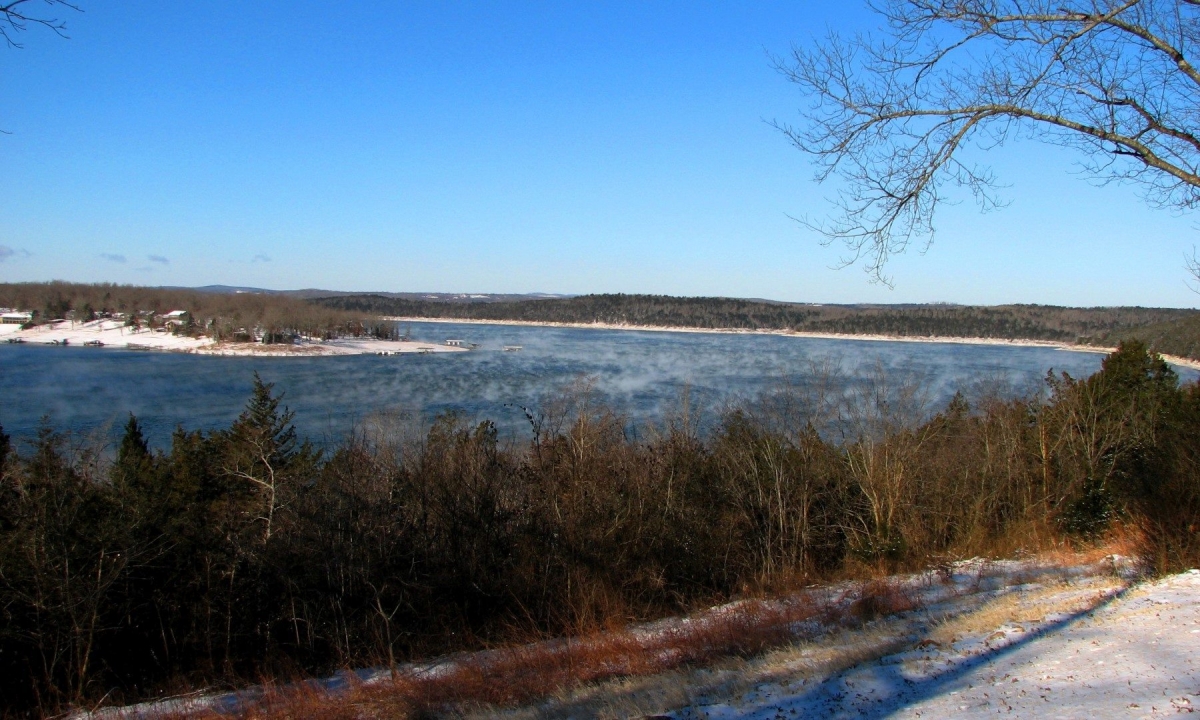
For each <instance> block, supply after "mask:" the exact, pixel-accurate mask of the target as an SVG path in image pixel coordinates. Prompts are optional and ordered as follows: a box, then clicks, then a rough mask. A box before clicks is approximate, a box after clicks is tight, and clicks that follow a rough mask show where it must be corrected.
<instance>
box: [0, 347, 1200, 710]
mask: <svg viewBox="0 0 1200 720" xmlns="http://www.w3.org/2000/svg"><path fill="white" fill-rule="evenodd" d="M810 380H811V382H807V383H804V384H803V385H801V386H798V387H797V388H795V389H793V391H792V392H790V393H786V394H783V395H781V396H776V397H773V398H769V399H764V400H763V401H762V402H760V403H757V404H756V405H755V406H754V407H753V408H745V409H743V410H741V411H737V412H732V413H729V414H728V415H727V416H725V417H724V418H723V419H722V420H721V422H720V423H718V424H717V426H716V427H715V428H714V429H713V430H711V431H709V432H706V433H703V434H701V433H699V432H697V431H696V430H695V428H694V426H693V425H692V424H691V423H690V422H689V420H688V418H687V416H686V415H685V414H681V415H680V416H678V417H676V418H675V419H674V420H672V421H670V422H667V423H666V424H665V425H663V426H661V427H659V428H657V429H655V430H653V431H650V432H645V431H642V432H639V433H636V434H634V433H631V432H630V431H629V429H628V427H627V422H626V420H625V419H624V418H622V417H618V416H616V415H614V414H613V413H611V412H609V411H608V410H606V409H605V408H603V407H597V406H595V405H594V404H592V403H591V402H590V400H589V396H588V394H587V393H586V392H580V393H570V392H568V393H565V394H564V396H563V397H562V398H560V399H559V400H557V401H556V402H553V403H549V404H547V406H546V408H545V409H544V412H543V413H542V414H540V415H539V416H537V417H535V418H534V430H535V433H534V438H533V440H532V441H531V442H530V443H529V444H528V445H521V446H513V445H506V444H503V443H500V442H499V441H498V438H497V433H496V430H495V428H494V426H492V425H491V424H489V423H483V424H480V425H477V426H469V425H467V424H464V423H463V422H462V421H461V420H459V419H456V418H454V417H443V418H441V419H439V420H438V421H436V422H435V423H433V424H432V426H430V427H428V428H425V429H423V430H421V431H419V432H418V431H415V430H413V429H412V428H411V427H407V426H403V425H392V426H389V425H387V424H385V423H379V424H376V425H375V426H372V427H370V428H368V429H364V431H362V432H360V433H359V434H357V435H355V436H354V437H352V438H349V439H347V440H346V441H345V442H343V443H342V444H341V445H340V446H338V447H336V448H334V449H333V450H332V451H330V452H329V453H328V454H325V455H321V454H318V453H316V452H315V451H314V450H313V449H312V448H311V447H309V446H308V445H307V444H305V443H301V442H299V441H298V439H297V438H296V436H295V431H294V430H293V429H292V427H291V424H290V420H291V418H290V415H289V414H287V413H286V412H285V411H283V410H281V408H280V405H279V400H278V398H276V397H273V396H272V394H271V388H270V386H268V385H264V384H262V383H257V384H256V390H255V394H254V397H253V398H252V399H251V400H250V402H249V404H248V405H247V409H246V411H245V412H244V413H243V415H242V416H241V417H240V418H239V419H238V420H237V421H236V422H235V423H234V424H233V425H232V426H231V427H230V428H229V429H228V430H224V431H219V432H212V433H201V432H185V431H182V430H181V431H178V432H177V433H176V434H175V436H174V438H173V442H172V445H171V447H170V448H169V449H168V450H166V451H164V452H150V451H149V450H148V448H147V447H146V444H145V442H144V441H143V440H142V438H141V434H140V430H139V429H138V427H137V424H136V422H135V421H132V420H131V422H130V424H129V427H128V428H127V432H126V435H125V438H124V440H123V441H122V443H121V445H120V447H119V449H118V452H117V455H116V459H115V461H112V462H107V461H105V460H104V459H103V456H102V454H101V453H99V452H97V451H95V450H94V449H89V448H87V447H80V446H72V445H71V444H70V443H68V442H67V440H66V439H65V438H63V437H61V436H59V435H56V434H54V433H53V432H52V431H50V430H49V429H46V430H45V431H44V432H43V433H42V435H41V436H40V437H39V438H38V439H37V441H36V442H35V443H33V444H32V445H30V446H29V447H28V448H27V450H25V451H24V452H20V453H16V452H13V451H11V449H10V448H9V444H8V442H7V439H0V468H2V471H3V476H2V477H3V480H2V483H0V696H3V697H4V698H5V700H6V703H7V704H8V707H9V712H10V713H20V712H25V711H28V712H30V713H33V714H36V713H38V712H48V711H50V710H53V709H57V708H62V707H64V706H68V705H86V704H88V703H90V702H95V701H98V700H99V699H101V698H104V699H105V701H106V702H120V701H129V700H133V699H136V698H140V697H147V696H153V695H154V694H156V693H158V692H162V691H167V690H171V689H179V688H181V687H187V686H192V687H195V686H198V685H201V684H210V683H217V684H222V683H224V684H228V685H236V684H238V683H239V682H241V681H245V680H250V681H259V680H261V679H262V678H264V677H266V678H270V677H277V678H279V677H283V678H287V677H296V676H302V675H305V674H313V673H324V672H328V671H330V670H332V669H336V668H344V667H361V666H366V665H375V664H382V665H388V664H395V663H400V662H403V661H406V660H409V659H413V658H419V657H427V656H431V655H436V654H439V653H444V652H450V651H455V650H464V649H472V648H479V647H485V646H496V645H502V644H505V643H518V642H522V641H528V640H530V639H533V638H549V637H556V636H566V635H573V636H577V637H580V636H588V635H589V634H591V633H593V632H594V631H596V630H600V629H605V628H608V629H616V628H620V627H622V626H623V625H625V624H626V623H627V622H629V621H631V620H636V619H647V618H654V617H661V616H665V615H669V614H677V613H681V612H688V611H691V610H694V609H696V608H698V607H703V606H708V605H711V604H713V603H715V602H719V601H722V600H725V599H729V598H734V597H745V596H754V595H756V594H760V593H770V592H773V591H778V590H786V589H792V588H795V587H797V586H800V585H803V584H808V583H812V582H816V581H820V580H824V579H831V578H835V577H845V576H847V575H859V576H866V575H869V574H871V573H883V572H892V571H895V570H899V569H904V568H913V567H918V566H922V565H926V564H928V563H930V562H935V561H942V560H944V559H945V558H947V557H953V556H956V555H975V554H989V555H1000V554H1008V553H1013V552H1017V551H1019V550H1023V551H1033V550H1037V549H1041V548H1046V547H1051V546H1061V545H1062V544H1064V543H1086V542H1090V541H1091V540H1093V539H1094V538H1096V537H1098V536H1100V535H1101V534H1102V533H1104V532H1106V531H1108V530H1110V529H1111V528H1112V527H1113V526H1114V525H1115V524H1120V525H1122V526H1124V527H1127V528H1134V529H1135V530H1136V532H1137V533H1138V534H1139V535H1140V536H1142V537H1145V538H1146V542H1145V547H1144V552H1145V554H1146V557H1147V560H1148V561H1150V562H1151V563H1153V564H1154V566H1155V567H1156V568H1158V569H1159V570H1161V571H1165V570H1168V569H1172V568H1176V567H1180V566H1187V565H1191V564H1193V563H1195V562H1196V561H1197V559H1198V558H1200V534H1198V533H1197V527H1196V525H1195V523H1196V520H1195V518H1196V517H1198V516H1200V515H1198V513H1200V475H1198V474H1197V463H1198V462H1200V389H1198V388H1197V387H1196V386H1195V385H1188V386H1185V387H1183V388H1180V387H1178V385H1177V381H1176V377H1175V375H1174V373H1173V372H1171V370H1170V369H1169V367H1168V366H1167V365H1166V364H1165V363H1163V362H1162V361H1161V359H1159V358H1157V357H1154V356H1152V355H1149V354H1147V352H1146V351H1145V349H1144V348H1143V347H1141V346H1139V345H1127V346H1123V347H1122V348H1121V349H1120V350H1119V351H1118V352H1116V353H1114V354H1113V355H1112V356H1110V357H1109V358H1107V359H1106V361H1105V363H1104V369H1103V370H1102V371H1101V372H1100V373H1098V374H1097V375H1095V376H1093V377H1092V378H1089V379H1086V380H1082V381H1078V380H1074V379H1070V378H1066V377H1059V378H1049V379H1048V388H1047V392H1046V393H1045V394H1043V395H1039V396H1037V397H1029V398H1024V399H1018V400H1005V399H1001V398H999V397H993V398H982V399H980V400H979V401H978V402H976V403H975V406H974V407H969V406H968V405H967V403H966V402H965V401H963V400H962V399H961V398H956V399H955V400H954V401H952V402H951V403H950V404H949V405H948V406H947V407H946V408H944V409H943V410H942V411H941V412H940V413H938V414H936V415H934V416H933V417H931V418H930V417H927V416H923V415H922V409H921V403H920V402H919V392H918V390H919V388H918V387H916V386H915V385H912V384H900V385H899V386H897V385H892V386H889V385H888V384H887V382H886V377H885V376H884V375H883V374H882V373H881V374H880V377H878V378H876V379H875V381H873V382H866V383H859V384H853V385H852V386H851V388H852V389H851V390H850V391H849V392H847V393H843V392H842V391H841V390H840V387H841V385H840V384H838V383H832V382H829V383H822V382H821V378H820V377H819V376H814V377H813V378H810ZM876 594H878V595H880V596H881V597H886V596H887V593H886V592H883V593H876ZM880 602H883V604H884V605H887V606H888V607H890V605H889V603H890V602H891V601H880ZM797 612H799V610H798V611H797ZM751 615H752V614H751ZM715 627H718V628H719V627H720V626H719V625H718V626H715ZM773 627H775V628H776V629H774V630H773V629H771V628H773ZM777 628H778V624H774V625H773V624H772V623H771V622H766V623H762V622H758V621H754V622H749V624H746V626H745V627H741V628H740V630H739V629H738V628H728V627H727V628H724V629H719V632H720V633H724V636H725V637H727V641H722V642H717V641H716V640H715V639H713V641H712V642H709V641H708V640H705V641H702V642H699V641H697V642H693V641H691V640H688V641H686V642H684V641H682V640H681V641H680V642H682V643H683V645H685V646H686V647H691V648H692V650H687V649H686V647H681V648H679V649H677V650H675V651H672V652H671V653H667V654H666V655H663V653H662V652H658V651H657V650H656V651H654V652H650V651H646V652H643V653H642V655H641V657H643V658H649V657H652V656H653V657H655V658H660V659H661V658H663V657H668V658H669V657H675V658H677V659H678V662H706V661H709V660H711V659H712V658H713V657H714V656H715V655H719V654H722V653H747V652H755V651H757V650H759V649H761V648H762V647H766V646H769V645H770V644H771V643H774V642H777V641H778V640H779V638H777V637H775V635H774V634H772V633H775V634H777V633H778V629H777ZM714 632H718V631H714ZM607 637H608V638H609V640H606V641H605V642H606V643H608V644H607V645H605V644H604V643H598V644H596V645H595V648H594V649H593V651H591V657H592V659H591V660H590V661H588V662H590V663H591V664H590V665H589V664H588V663H587V662H583V661H582V660H581V659H578V658H577V659H573V660H571V663H570V666H569V667H567V668H565V669H564V668H558V669H555V667H553V662H551V661H549V660H547V659H546V658H545V657H541V659H537V660H536V661H534V660H530V663H532V666H531V667H532V669H528V671H525V670H521V668H519V667H515V666H514V667H512V668H508V669H507V670H504V672H507V673H508V675H506V676H505V677H507V678H508V679H506V680H505V682H504V683H497V682H495V681H494V679H495V677H498V676H497V675H494V674H489V673H494V672H498V671H497V670H496V669H495V668H491V669H487V668H484V669H480V670H479V672H478V677H477V678H475V680H474V681H472V680H471V679H470V678H469V677H466V676H462V677H457V679H455V678H451V679H446V680H444V681H439V682H444V683H445V685H446V688H449V689H445V688H443V690H444V692H443V690H439V689H438V688H439V687H440V686H438V685H437V684H436V683H427V684H426V685H424V686H422V687H421V688H418V689H417V690H413V692H412V693H409V694H405V693H404V692H399V691H393V692H391V694H388V695H386V696H383V695H378V694H375V695H372V694H371V693H372V692H374V691H369V692H368V691H367V690H362V691H359V693H360V699H361V700H362V702H364V703H367V704H368V705H370V704H372V703H374V704H378V705H379V708H380V712H381V713H383V714H387V713H391V712H394V713H401V712H402V711H403V712H408V711H409V710H411V711H412V712H416V711H417V710H419V709H420V708H421V707H428V706H429V705H428V704H429V703H434V704H436V703H437V702H441V701H443V700H446V699H450V698H448V697H445V695H446V693H450V692H451V690H452V689H453V688H457V689H456V690H453V691H454V692H457V693H459V696H458V698H459V699H466V700H471V699H475V700H487V701H500V702H505V701H519V700H524V699H528V698H529V697H534V696H536V695H537V694H538V693H540V692H549V691H552V690H553V689H555V688H556V687H559V686H561V685H562V684H564V683H565V684H570V683H573V682H581V681H587V680H590V679H596V678H597V677H601V676H606V675H605V674H607V676H611V675H612V674H614V673H615V674H621V673H634V672H639V671H645V670H653V669H661V666H658V665H655V666H649V665H648V666H647V667H645V668H641V670H639V669H638V668H635V667H632V666H631V667H628V668H626V667H624V666H623V665H622V664H621V662H625V663H626V664H628V663H631V662H633V663H636V662H638V661H637V660H636V658H637V657H639V656H638V654H637V653H630V652H627V651H628V650H629V648H625V650H626V652H624V655H622V656H623V657H625V658H627V659H626V660H624V661H620V662H618V661H617V660H615V659H614V658H616V657H617V656H618V655H621V654H622V651H621V648H620V647H617V646H620V645H621V643H622V642H623V641H622V640H621V638H627V639H628V637H629V636H628V635H622V634H621V633H619V632H618V633H614V634H611V635H608V636H607ZM609 646H612V647H609ZM605 648H607V649H605ZM659 650H661V648H660V649H659ZM672 653H674V654H672ZM689 653H691V654H689ZM504 657H510V658H513V659H511V660H504V661H503V662H500V661H499V660H497V661H496V662H500V665H501V666H504V667H507V666H505V665H504V663H509V664H513V663H516V664H517V665H519V664H520V658H519V655H512V656H504ZM579 657H582V656H579ZM629 658H633V659H629ZM656 662H659V661H656ZM668 665H669V663H668ZM465 667H467V670H464V672H468V671H469V668H470V666H469V665H468V666H465ZM589 667H591V668H598V669H593V670H589V669H588V668H589ZM534 670H536V672H535V671H534ZM468 674H469V672H468ZM472 687H474V688H477V690H478V692H475V691H470V690H469V688H472ZM463 688H467V689H468V690H464V689H463ZM487 688H492V689H490V690H489V689H487ZM418 690H419V692H418ZM472 692H475V694H474V695H472ZM497 692H500V695H496V693H497ZM439 693H442V694H439ZM489 693H490V694H489ZM372 698H373V699H372ZM368 700H369V702H368ZM389 703H390V704H391V705H389ZM318 705H319V706H320V707H322V708H326V709H324V710H322V711H321V712H322V713H326V712H327V713H331V714H329V717H339V716H340V715H339V714H338V713H344V712H350V711H349V710H346V709H345V708H342V709H337V706H336V705H327V704H320V703H317V704H315V705H314V706H313V707H312V708H310V709H312V710H313V711H314V712H315V710H316V708H317V706H318ZM372 706H374V705H372ZM410 706H411V707H410ZM291 707H293V708H294V707H295V706H291ZM359 707H363V706H362V705H360V706H359ZM389 707H391V708H392V709H390V710H388V709H387V708H389ZM404 708H408V710H404ZM261 712H262V713H263V714H265V715H268V716H269V715H270V714H271V711H270V709H269V706H264V709H263V710H262V711H261ZM281 712H283V714H284V715H287V714H288V713H290V712H291V711H281Z"/></svg>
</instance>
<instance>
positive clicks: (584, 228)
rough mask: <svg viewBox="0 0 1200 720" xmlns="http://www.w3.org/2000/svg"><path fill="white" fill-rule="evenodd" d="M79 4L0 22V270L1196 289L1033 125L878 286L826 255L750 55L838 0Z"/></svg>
mask: <svg viewBox="0 0 1200 720" xmlns="http://www.w3.org/2000/svg"><path fill="white" fill-rule="evenodd" d="M81 2H82V6H83V9H84V12H83V13H72V12H70V11H62V12H60V13H59V14H61V15H63V16H64V17H65V18H66V19H67V21H68V28H69V35H70V38H71V39H70V40H61V39H59V38H57V37H55V36H53V35H52V34H51V33H49V32H45V31H38V30H36V29H33V30H31V31H29V32H27V33H25V34H24V36H23V38H22V40H23V42H24V44H25V47H24V49H21V50H14V49H3V48H0V77H3V81H2V82H0V129H3V130H5V131H6V132H7V133H9V134H5V135H0V172H2V173H3V175H2V177H3V183H4V192H3V193H0V280H5V281H25V280H49V279H65V280H75V281H109V282H122V283H136V284H151V285H207V284H213V283H221V284H229V285H252V286H260V287H268V288H276V289H287V288H300V287H321V288H333V289H340V290H391V291H448V292H465V291H470V292H535V291H540V292H557V293H587V292H646V293H666V294H674V295H727V296H740V297H766V298H774V299H780V300H796V301H808V302H936V301H946V302H962V303H989V304H991V303H1003V302H1039V303H1054V304H1070V305H1116V304H1139V305H1164V306H1180V307H1195V306H1197V305H1198V304H1200V295H1197V294H1196V293H1194V292H1192V291H1191V290H1190V289H1189V288H1188V286H1187V284H1186V282H1185V280H1186V279H1187V275H1186V272H1185V271H1184V256H1185V254H1187V253H1189V252H1190V251H1191V249H1192V247H1193V245H1197V244H1200V243H1197V234H1198V228H1197V219H1198V218H1196V217H1194V216H1188V215H1178V214H1174V213H1171V212H1168V211H1163V210H1154V209H1150V208H1148V207H1146V206H1145V205H1144V203H1143V202H1142V201H1141V200H1140V199H1139V196H1138V194H1137V191H1136V189H1135V188H1132V187H1126V186H1111V187H1104V188H1097V187H1093V185H1092V184H1091V183H1089V182H1088V181H1087V180H1086V179H1084V178H1083V177H1081V176H1079V175H1078V174H1076V173H1075V171H1074V166H1073V156H1072V155H1071V154H1070V153H1068V152H1066V151H1062V150H1058V149H1054V148H1048V147H1046V146H1043V145H1040V144H1036V143H1033V142H1018V143H1010V144H1009V145H1007V146H1005V147H1003V148H999V149H995V150H991V151H989V153H988V155H987V157H986V160H987V161H988V162H989V163H990V164H991V165H992V166H993V167H994V168H995V169H996V170H997V172H998V173H999V175H1000V177H1001V179H1002V180H1003V181H1005V182H1006V183H1008V184H1009V186H1010V187H1009V188H1008V189H1007V190H1005V191H1004V196H1005V197H1006V198H1007V199H1008V200H1010V201H1011V206H1010V207H1008V208H1007V209H1006V210H1003V211H1001V212H998V213H992V214H988V215H981V214H979V213H978V212H977V211H976V210H975V209H974V208H973V206H971V204H970V203H969V202H968V203H964V204H963V205H960V206H953V207H948V208H946V209H945V211H944V212H943V213H942V215H941V216H940V219H939V221H938V223H937V226H938V235H937V237H936V240H935V243H934V245H933V246H932V247H931V248H930V249H929V251H928V252H927V253H925V254H923V255H922V254H919V253H916V252H910V253H908V254H907V255H904V256H901V257H898V258H896V259H895V260H894V261H893V262H892V263H891V265H890V267H889V272H890V274H891V275H892V276H893V278H894V281H895V287H894V289H888V288H886V287H883V286H880V285H877V284H872V283H871V282H870V278H869V276H868V275H867V274H866V273H865V272H863V271H862V270H861V269H860V268H855V267H852V268H847V269H835V267H834V266H836V265H837V263H838V260H839V257H840V255H841V251H840V250H839V248H836V247H823V246H822V245H821V244H820V242H819V240H820V238H819V237H817V236H816V235H815V234H814V233H812V232H811V231H809V230H806V229H805V228H803V227H801V226H799V225H798V224H797V223H796V222H795V221H793V220H791V219H790V218H789V216H799V215H805V214H810V215H820V214H821V213H823V212H826V211H827V206H826V205H825V197H826V196H828V195H829V194H830V191H829V189H828V188H822V187H820V186H818V185H817V184H816V183H814V182H813V180H812V176H813V167H812V166H811V165H810V164H809V161H808V159H807V158H806V157H805V156H803V155H802V154H801V153H799V152H798V151H796V150H794V149H793V148H791V147H790V146H789V145H788V143H787V142H786V141H785V139H784V138H783V137H782V136H781V135H780V134H779V133H778V132H777V131H775V130H773V129H772V128H771V127H770V126H769V125H768V124H767V123H766V122H765V121H766V120H771V119H779V120H782V121H789V120H793V119H795V118H796V113H797V111H798V109H799V108H800V107H802V105H803V103H804V102H805V101H804V98H803V97H801V96H800V95H798V93H797V91H796V89H795V88H794V87H793V86H791V85H789V84H788V83H787V82H786V81H785V80H784V79H783V78H782V77H781V76H779V75H778V74H777V73H776V72H775V71H773V70H772V68H771V66H770V62H769V60H768V56H767V54H768V53H769V52H774V53H784V52H787V50H788V49H789V47H790V46H791V45H792V44H793V43H806V42H809V41H810V40H811V39H812V38H813V37H814V36H820V35H823V34H824V33H825V32H826V30H827V28H834V29H837V30H840V31H854V30H859V29H865V28H869V27H870V26H871V25H872V24H873V22H874V19H873V18H872V16H870V15H869V14H868V13H867V12H865V10H863V9H861V8H860V7H858V6H856V5H855V4H853V3H840V2H790V3H777V2H759V3H738V4H735V3H682V2H681V3H676V4H670V3H636V4H634V3H612V4H588V5H584V4H583V3H543V4H536V3H521V4H515V3H499V2H493V3H454V2H428V3H395V4H392V3H387V4H385V3H368V2H342V3H336V4H329V3H311V2H301V1H295V0H293V1H289V2H268V1H266V0H264V1H262V2H250V3H247V2H217V1H212V2H205V3H162V2H144V1H131V2H121V3H117V2H112V1H111V0H109V1H106V2H101V1H99V0H81ZM381 5H386V6H387V7H384V8H380V7H378V6H381ZM567 6H569V7H567Z"/></svg>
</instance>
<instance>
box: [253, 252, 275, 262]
mask: <svg viewBox="0 0 1200 720" xmlns="http://www.w3.org/2000/svg"><path fill="white" fill-rule="evenodd" d="M250 262H251V263H260V262H271V256H270V255H263V254H261V253H259V254H258V255H255V256H254V259H253V260H251V261H250Z"/></svg>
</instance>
